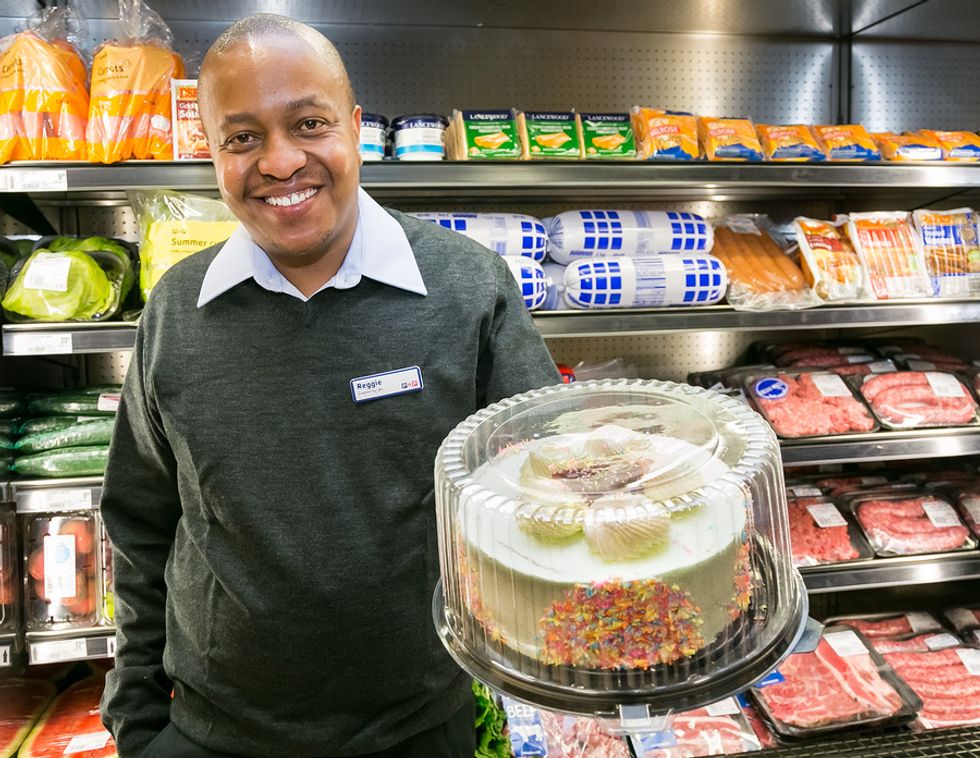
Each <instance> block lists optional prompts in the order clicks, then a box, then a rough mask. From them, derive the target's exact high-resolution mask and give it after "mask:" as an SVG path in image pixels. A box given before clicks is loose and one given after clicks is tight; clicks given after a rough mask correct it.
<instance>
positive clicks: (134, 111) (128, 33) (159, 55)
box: [86, 0, 184, 163]
mask: <svg viewBox="0 0 980 758" xmlns="http://www.w3.org/2000/svg"><path fill="white" fill-rule="evenodd" d="M119 23H120V26H121V27H122V29H123V32H124V41H122V42H107V43H106V44H104V45H103V46H102V47H101V48H100V49H99V50H98V52H96V54H95V59H94V60H93V61H92V93H91V98H90V103H89V118H88V131H87V133H86V142H87V143H88V159H89V160H90V161H94V162H97V163H115V162H116V161H124V160H128V159H137V160H146V159H149V158H153V159H156V160H171V159H172V158H173V141H172V138H171V128H172V127H171V123H170V80H171V79H181V78H183V76H184V62H183V60H182V59H181V57H180V56H179V55H178V54H177V53H175V52H174V51H173V49H172V45H173V35H172V34H171V32H170V29H169V28H168V27H167V25H166V24H165V23H164V22H163V20H162V19H161V18H160V16H159V15H157V13H156V12H154V11H152V10H150V9H149V8H148V7H147V6H146V5H145V4H144V3H143V2H142V1H141V0H120V1H119Z"/></svg>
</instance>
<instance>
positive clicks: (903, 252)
mask: <svg viewBox="0 0 980 758" xmlns="http://www.w3.org/2000/svg"><path fill="white" fill-rule="evenodd" d="M847 233H848V236H849V237H850V239H851V244H852V245H854V248H855V249H856V250H857V252H858V257H859V258H860V259H861V263H862V265H863V266H864V272H865V276H866V278H867V284H866V287H867V289H868V291H869V294H871V295H873V296H874V297H875V298H877V299H878V300H894V299H896V298H910V297H929V296H930V295H931V294H932V286H931V285H930V283H929V278H928V277H927V275H926V264H925V258H924V256H923V253H922V248H921V246H920V245H919V240H918V237H917V236H916V234H915V231H914V230H913V229H912V225H911V224H910V223H909V214H908V213H906V212H904V211H895V212H872V213H852V214H850V216H849V217H848V222H847Z"/></svg>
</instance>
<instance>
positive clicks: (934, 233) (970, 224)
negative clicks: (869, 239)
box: [912, 208, 980, 297]
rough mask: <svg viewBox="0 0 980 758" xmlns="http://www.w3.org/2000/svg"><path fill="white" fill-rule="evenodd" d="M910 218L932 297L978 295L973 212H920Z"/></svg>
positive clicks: (978, 248)
mask: <svg viewBox="0 0 980 758" xmlns="http://www.w3.org/2000/svg"><path fill="white" fill-rule="evenodd" d="M912 219H913V221H914V223H915V231H916V233H917V234H918V237H919V241H920V242H921V244H922V250H923V253H924V254H925V261H926V271H927V272H928V274H929V281H930V283H931V284H932V294H933V295H935V296H936V297H975V296H977V295H980V245H978V234H977V231H978V228H977V214H976V211H973V210H971V209H969V208H959V209H957V210H952V211H930V210H922V209H920V210H915V211H913V212H912Z"/></svg>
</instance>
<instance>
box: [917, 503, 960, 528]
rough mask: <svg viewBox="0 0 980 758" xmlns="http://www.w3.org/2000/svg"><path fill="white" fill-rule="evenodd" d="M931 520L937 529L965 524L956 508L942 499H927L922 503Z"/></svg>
mask: <svg viewBox="0 0 980 758" xmlns="http://www.w3.org/2000/svg"><path fill="white" fill-rule="evenodd" d="M922 508H923V510H925V512H926V516H928V517H929V521H930V522H931V523H932V525H933V526H934V527H936V528H937V529H947V528H949V527H951V526H963V524H962V523H961V522H960V517H959V516H958V515H956V510H955V509H954V508H953V506H951V505H950V504H949V503H944V502H943V501H941V500H927V501H926V502H924V503H923V504H922Z"/></svg>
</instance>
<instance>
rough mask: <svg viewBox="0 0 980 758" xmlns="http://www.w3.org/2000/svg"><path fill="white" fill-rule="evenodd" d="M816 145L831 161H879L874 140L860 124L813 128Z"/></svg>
mask: <svg viewBox="0 0 980 758" xmlns="http://www.w3.org/2000/svg"><path fill="white" fill-rule="evenodd" d="M813 133H814V134H815V135H816V137H817V144H819V145H820V147H821V148H822V149H823V151H824V152H825V153H826V154H827V159H828V160H831V161H851V162H853V161H880V160H881V152H879V150H878V147H877V145H875V141H874V139H872V137H871V135H870V134H868V130H867V129H865V128H864V127H863V126H861V125H860V124H841V125H834V124H821V125H817V126H814V127H813Z"/></svg>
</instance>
